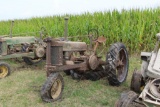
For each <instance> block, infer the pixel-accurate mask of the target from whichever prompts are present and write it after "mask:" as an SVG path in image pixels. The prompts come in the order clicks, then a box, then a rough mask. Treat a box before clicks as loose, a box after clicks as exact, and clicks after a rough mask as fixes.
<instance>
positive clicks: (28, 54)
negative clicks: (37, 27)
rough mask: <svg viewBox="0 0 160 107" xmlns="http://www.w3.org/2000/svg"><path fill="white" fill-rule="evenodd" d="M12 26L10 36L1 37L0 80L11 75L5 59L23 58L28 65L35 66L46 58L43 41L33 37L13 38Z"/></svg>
mask: <svg viewBox="0 0 160 107" xmlns="http://www.w3.org/2000/svg"><path fill="white" fill-rule="evenodd" d="M12 26H13V22H12ZM12 26H11V33H10V35H7V36H6V35H5V36H0V60H1V61H0V78H4V77H6V76H8V75H9V74H10V73H11V69H10V66H9V64H7V63H6V62H3V61H2V60H3V59H11V58H19V57H22V58H23V60H24V62H25V63H26V64H28V65H33V64H36V63H38V62H40V61H41V60H42V59H43V58H44V56H45V49H46V44H45V43H44V42H43V40H42V39H39V38H36V37H33V36H29V37H21V36H18V37H12ZM41 35H42V33H41Z"/></svg>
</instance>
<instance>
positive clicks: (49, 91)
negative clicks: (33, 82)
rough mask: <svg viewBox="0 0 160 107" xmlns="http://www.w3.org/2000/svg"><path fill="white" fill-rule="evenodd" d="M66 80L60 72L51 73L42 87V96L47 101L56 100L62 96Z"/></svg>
mask: <svg viewBox="0 0 160 107" xmlns="http://www.w3.org/2000/svg"><path fill="white" fill-rule="evenodd" d="M63 88H64V81H63V78H62V76H61V75H60V74H59V73H51V74H50V75H49V77H48V78H47V80H46V82H45V83H44V85H43V86H42V89H41V98H42V100H43V101H45V102H54V101H56V100H58V99H60V98H61V96H62V91H63Z"/></svg>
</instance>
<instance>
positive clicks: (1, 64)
mask: <svg viewBox="0 0 160 107" xmlns="http://www.w3.org/2000/svg"><path fill="white" fill-rule="evenodd" d="M0 66H6V67H7V69H8V73H7V75H6V76H5V77H7V76H9V75H10V74H11V68H10V66H9V64H8V63H6V62H0ZM5 77H3V78H5ZM0 79H2V78H0Z"/></svg>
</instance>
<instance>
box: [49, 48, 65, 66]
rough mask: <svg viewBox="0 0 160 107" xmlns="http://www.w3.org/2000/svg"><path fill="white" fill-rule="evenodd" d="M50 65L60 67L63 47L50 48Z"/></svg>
mask: <svg viewBox="0 0 160 107" xmlns="http://www.w3.org/2000/svg"><path fill="white" fill-rule="evenodd" d="M51 64H52V65H62V64H63V47H62V46H51Z"/></svg>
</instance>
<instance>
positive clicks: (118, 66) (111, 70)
mask: <svg viewBox="0 0 160 107" xmlns="http://www.w3.org/2000/svg"><path fill="white" fill-rule="evenodd" d="M106 62H107V64H108V65H107V66H106V67H105V70H106V72H107V78H108V81H109V84H110V85H114V86H119V85H120V84H121V83H123V82H124V81H125V80H126V77H127V75H128V66H129V59H128V52H127V50H126V47H125V45H124V44H122V43H114V44H112V45H111V47H110V49H109V53H108V54H107V56H106Z"/></svg>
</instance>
